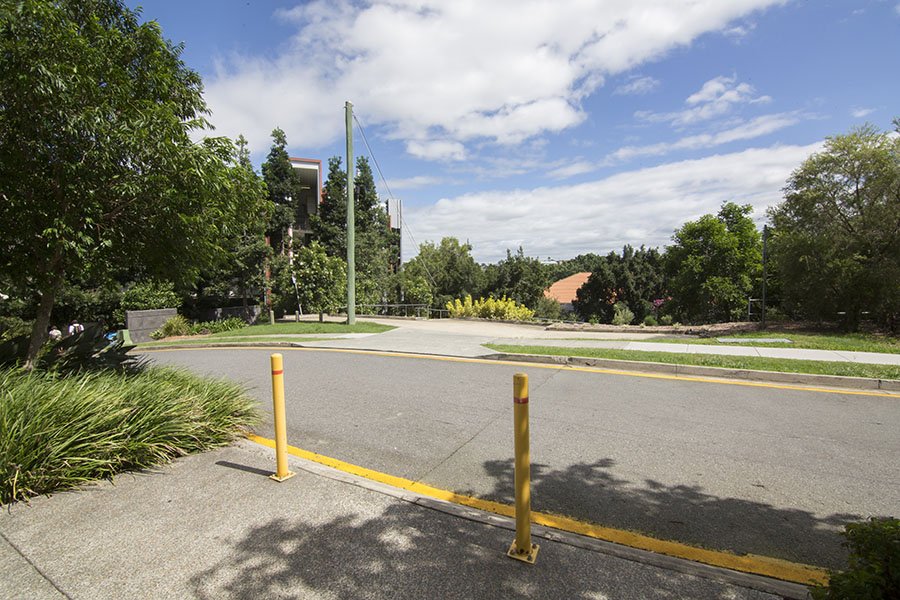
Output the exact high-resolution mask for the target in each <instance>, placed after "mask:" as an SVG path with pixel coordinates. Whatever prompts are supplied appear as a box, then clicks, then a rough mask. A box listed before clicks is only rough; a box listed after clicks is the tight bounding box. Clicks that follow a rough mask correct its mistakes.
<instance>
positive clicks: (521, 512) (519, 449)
mask: <svg viewBox="0 0 900 600" xmlns="http://www.w3.org/2000/svg"><path fill="white" fill-rule="evenodd" d="M513 429H514V431H515V448H516V467H515V473H516V539H515V540H514V541H513V543H512V546H510V547H509V552H507V553H506V555H507V556H509V557H510V558H515V559H516V560H521V561H523V562H527V563H529V564H534V560H535V558H537V553H538V548H540V546H538V545H537V544H532V543H531V456H530V449H529V440H528V435H529V434H528V375H526V374H524V373H516V374H515V375H514V376H513Z"/></svg>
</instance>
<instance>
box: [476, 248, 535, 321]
mask: <svg viewBox="0 0 900 600" xmlns="http://www.w3.org/2000/svg"><path fill="white" fill-rule="evenodd" d="M484 275H485V277H484V279H485V285H484V289H483V292H482V294H481V295H483V296H491V295H493V296H494V297H495V298H501V297H503V296H506V297H507V298H509V299H511V300H515V301H516V302H519V303H521V304H524V305H525V306H527V307H528V308H530V309H532V310H534V309H536V308H537V306H538V303H539V302H540V299H541V298H543V297H544V290H545V289H547V287H549V285H550V283H551V281H550V274H549V271H548V269H547V268H546V267H545V266H544V265H542V264H541V261H539V260H538V259H536V258H531V257H527V256H525V252H524V251H523V250H522V248H521V247H519V250H518V252H516V253H515V254H513V253H512V252H510V251H509V249H507V250H506V258H505V259H504V260H501V261H500V262H498V263H497V264H496V265H488V266H487V267H485V269H484Z"/></svg>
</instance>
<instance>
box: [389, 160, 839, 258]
mask: <svg viewBox="0 0 900 600" xmlns="http://www.w3.org/2000/svg"><path fill="white" fill-rule="evenodd" d="M821 147H822V145H821V143H816V144H810V145H808V146H773V147H769V148H754V149H749V150H744V151H742V152H737V153H732V154H724V155H716V156H710V157H708V158H703V159H699V160H689V161H682V162H676V163H670V164H666V165H662V166H658V167H653V168H648V169H641V170H637V171H631V172H626V173H620V174H617V175H614V176H611V177H608V178H606V179H601V180H598V181H593V182H589V183H583V184H580V185H571V186H559V187H541V188H537V189H531V190H515V191H489V192H482V193H473V194H466V195H463V196H459V197H456V198H445V199H442V200H440V201H439V202H438V203H437V204H435V205H433V206H430V207H427V208H419V209H410V210H408V211H407V213H406V218H407V221H408V223H409V226H410V228H411V229H412V231H413V232H414V233H415V236H416V238H417V239H418V240H420V241H421V240H430V241H439V240H440V239H441V238H442V237H445V236H454V237H456V238H458V239H461V240H469V241H470V242H471V243H472V245H473V256H475V258H476V260H478V261H480V262H495V261H497V260H500V259H501V258H503V256H505V252H506V249H507V248H511V249H514V248H518V247H519V246H522V247H523V248H524V249H525V252H526V253H527V254H529V255H531V256H554V257H573V256H575V255H577V254H581V253H585V252H596V253H605V252H608V251H610V250H618V249H621V247H622V245H623V244H632V245H634V246H639V245H640V244H646V245H648V246H650V247H655V246H663V245H666V244H668V243H671V236H672V233H673V232H674V231H675V229H677V228H678V227H680V226H681V225H682V224H683V223H685V222H686V221H689V220H695V219H697V218H699V217H700V216H702V215H704V214H708V213H715V212H716V211H718V209H719V207H720V206H721V204H722V202H727V201H733V202H737V203H739V204H751V205H752V206H753V207H754V213H753V217H754V218H755V219H757V220H762V219H764V217H765V209H766V208H767V207H769V206H772V205H775V204H777V203H779V202H780V201H781V199H782V194H781V189H782V187H783V186H784V183H785V181H786V179H787V178H788V176H789V175H790V173H791V171H793V170H794V169H796V168H797V167H798V166H799V165H800V164H801V163H802V162H803V161H804V160H805V159H806V158H808V157H809V155H810V154H812V153H813V152H816V151H818V150H820V149H821ZM407 248H409V246H407ZM414 254H415V252H413V251H412V250H410V251H404V256H405V257H412V256H413V255H414Z"/></svg>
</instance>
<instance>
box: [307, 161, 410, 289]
mask: <svg viewBox="0 0 900 600" xmlns="http://www.w3.org/2000/svg"><path fill="white" fill-rule="evenodd" d="M323 188H324V189H323V193H322V203H321V204H320V205H319V212H318V214H316V215H313V216H312V217H311V218H310V223H311V224H312V230H313V237H314V239H316V240H317V241H318V242H319V243H320V244H321V245H322V246H323V247H324V248H325V250H326V251H327V252H328V254H329V255H330V256H337V257H340V258H346V256H347V173H346V171H344V169H343V167H342V163H341V159H340V158H339V157H337V156H334V157H332V158H330V159H329V160H328V177H327V178H326V180H325V183H324V185H323ZM353 204H354V207H353V210H354V213H353V214H354V236H355V241H356V246H355V254H354V257H355V263H356V264H355V266H356V301H357V303H359V304H378V303H381V302H384V300H385V299H386V297H387V295H388V293H389V288H390V277H389V276H390V269H391V266H392V265H393V264H395V262H396V257H395V256H394V255H393V254H392V253H394V252H396V246H397V245H398V240H397V238H396V234H395V233H393V232H391V230H390V227H389V226H388V217H387V210H386V209H385V206H384V204H382V203H381V202H379V200H378V193H377V191H376V189H375V179H374V178H373V176H372V169H371V167H369V161H368V160H367V159H366V157H365V156H359V157H357V159H356V173H355V174H354V186H353Z"/></svg>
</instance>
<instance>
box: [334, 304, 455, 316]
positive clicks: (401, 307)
mask: <svg viewBox="0 0 900 600" xmlns="http://www.w3.org/2000/svg"><path fill="white" fill-rule="evenodd" d="M337 310H338V311H340V312H343V313H346V312H347V307H346V306H339V307H338V308H337ZM439 310H440V309H435V308H429V306H428V305H427V304H357V305H356V312H357V314H361V315H372V316H391V317H419V318H428V319H431V318H434V317H432V316H431V313H432V312H437V311H439ZM443 312H448V311H446V310H445V311H443ZM438 318H440V317H438Z"/></svg>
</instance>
